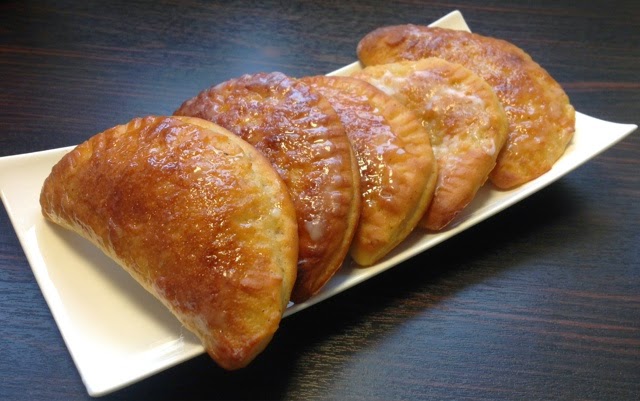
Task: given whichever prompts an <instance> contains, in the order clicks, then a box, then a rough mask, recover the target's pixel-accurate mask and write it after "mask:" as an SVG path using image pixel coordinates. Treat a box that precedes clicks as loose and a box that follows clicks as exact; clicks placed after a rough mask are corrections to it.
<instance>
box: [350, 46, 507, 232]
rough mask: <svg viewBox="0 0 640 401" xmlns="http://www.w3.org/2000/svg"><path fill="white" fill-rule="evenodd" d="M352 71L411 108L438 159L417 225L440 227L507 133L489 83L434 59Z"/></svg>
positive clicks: (469, 195)
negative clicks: (429, 197) (431, 190)
mask: <svg viewBox="0 0 640 401" xmlns="http://www.w3.org/2000/svg"><path fill="white" fill-rule="evenodd" d="M354 76H356V77H358V78H361V79H364V80H367V81H368V82H370V83H372V84H373V85H374V86H376V87H378V88H380V89H382V90H383V91H385V92H387V93H388V94H390V95H392V96H394V97H395V98H396V99H398V100H399V101H400V102H401V103H402V104H404V105H406V106H407V107H409V108H410V109H412V110H414V111H415V112H416V114H417V115H418V116H419V117H420V118H421V119H422V124H423V125H424V126H425V127H426V129H427V131H428V133H429V134H430V136H431V145H432V146H433V152H434V154H435V157H436V160H437V163H438V180H437V184H436V188H435V194H434V197H433V201H432V202H431V205H430V206H429V209H428V210H427V212H426V213H425V215H424V217H423V219H422V221H421V226H423V227H424V228H428V229H431V230H440V229H442V228H444V227H445V226H446V225H448V224H449V223H450V222H451V220H453V218H454V217H455V216H456V215H457V214H458V213H460V212H461V211H462V210H463V209H464V207H466V206H467V205H468V204H469V203H470V202H471V200H473V198H474V197H475V194H476V193H477V191H478V189H479V188H480V187H481V186H482V185H483V184H484V182H485V181H486V180H487V176H488V175H489V172H490V171H491V170H492V169H493V168H494V166H495V164H496V158H497V157H498V154H499V152H500V150H501V149H502V147H503V145H504V143H505V139H506V137H507V118H506V115H505V112H504V110H503V108H502V105H501V103H500V101H499V100H498V98H497V96H496V94H495V93H494V92H493V90H492V89H491V87H490V86H489V85H488V84H487V83H486V82H485V81H484V80H483V79H482V78H480V77H479V76H478V75H476V74H474V73H473V72H471V71H470V70H469V69H467V68H465V67H463V66H462V65H460V64H456V63H450V62H448V61H445V60H443V59H439V58H425V59H420V60H417V61H401V62H397V63H390V64H381V65H375V66H369V67H366V68H364V69H363V70H362V71H360V72H359V73H356V74H355V75H354Z"/></svg>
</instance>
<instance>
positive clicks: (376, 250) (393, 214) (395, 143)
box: [302, 76, 437, 266]
mask: <svg viewBox="0 0 640 401" xmlns="http://www.w3.org/2000/svg"><path fill="white" fill-rule="evenodd" d="M302 81H303V82H305V83H307V84H309V85H311V86H312V87H314V88H315V89H317V90H319V91H320V93H322V95H324V96H325V97H326V98H327V99H328V100H329V102H330V103H331V105H332V106H333V108H334V109H335V110H336V112H337V113H338V116H340V120H341V121H342V124H343V125H344V127H345V130H346V132H347V135H348V136H349V139H350V140H351V144H352V146H353V149H354V151H355V153H356V158H357V159H358V165H359V166H360V189H361V192H362V211H361V213H360V222H359V224H358V228H357V230H356V234H355V236H354V238H353V242H352V245H351V256H352V258H353V259H354V261H355V262H356V263H358V264H359V265H362V266H369V265H372V264H374V263H375V262H377V261H378V260H380V259H381V258H382V257H384V256H385V255H386V254H387V253H389V251H391V250H392V249H393V248H395V247H396V246H397V245H398V244H399V243H400V242H401V241H402V240H404V239H405V238H406V237H407V235H409V234H410V233H411V231H412V230H413V229H414V228H415V227H416V225H417V224H418V222H419V221H420V219H421V218H422V216H423V215H424V213H425V211H426V208H427V206H429V203H430V201H431V198H432V196H433V191H434V188H435V183H436V177H437V167H436V164H435V159H434V156H433V152H432V150H431V144H430V141H429V133H428V132H427V130H426V129H425V128H424V127H423V126H422V125H421V121H420V119H419V118H418V117H417V116H416V114H415V113H413V112H412V111H411V110H409V109H408V108H406V107H405V106H403V105H402V104H400V103H399V102H398V101H397V100H395V99H394V98H393V97H391V96H389V95H387V94H385V93H384V92H382V91H380V90H378V89H377V88H375V87H374V86H372V85H370V84H369V83H367V82H365V81H363V80H360V79H356V78H350V77H341V76H314V77H306V78H302Z"/></svg>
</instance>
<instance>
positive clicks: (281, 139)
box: [175, 72, 360, 302]
mask: <svg viewBox="0 0 640 401" xmlns="http://www.w3.org/2000/svg"><path fill="white" fill-rule="evenodd" d="M175 114H176V115H188V116H194V117H200V118H204V119H206V120H209V121H213V122H215V123H217V124H220V125H221V126H223V127H225V128H227V129H229V130H230V131H232V132H234V133H235V134H237V135H239V136H240V137H242V138H243V139H245V140H246V141H248V142H249V143H251V144H252V145H254V146H255V147H256V148H257V149H258V150H259V151H261V152H262V153H263V154H264V155H265V156H266V157H267V158H268V159H269V160H270V161H271V163H272V164H273V166H274V167H275V168H276V170H277V171H278V172H279V173H280V176H281V177H282V178H283V179H284V181H285V183H286V184H287V186H288V187H289V191H290V193H291V198H292V199H293V202H294V204H295V207H296V213H297V216H298V229H299V238H300V250H299V262H298V278H297V281H296V284H295V287H294V290H293V294H292V299H293V300H294V301H295V302H302V301H305V300H306V299H308V298H309V297H311V296H312V295H313V294H315V293H316V292H317V291H319V290H320V288H322V286H323V285H324V284H325V283H326V282H327V281H328V280H329V279H330V278H331V277H332V276H333V275H334V273H335V272H336V271H337V270H338V269H339V268H340V266H341V265H342V263H343V261H344V259H345V256H346V255H347V253H348V251H349V247H350V244H351V240H352V238H353V235H354V233H355V229H356V225H357V222H358V217H359V213H360V189H359V185H360V177H359V173H358V166H357V163H356V159H355V156H354V154H353V151H352V148H351V144H350V142H349V138H348V137H347V134H346V133H345V131H344V128H343V126H342V124H341V122H340V119H339V118H338V115H337V114H336V112H335V111H334V110H333V108H332V107H331V105H330V104H329V102H328V101H327V100H326V99H325V98H324V97H323V96H322V95H320V94H319V93H318V92H317V91H315V90H313V89H312V88H310V87H309V86H308V85H306V84H304V83H302V82H300V81H298V80H296V79H293V78H290V77H287V76H286V75H284V74H282V73H278V72H274V73H258V74H253V75H248V74H247V75H243V76H241V77H238V78H234V79H231V80H228V81H226V82H223V83H221V84H218V85H216V86H213V87H211V88H209V89H206V90H204V91H202V92H201V93H200V94H198V95H197V96H195V97H194V98H192V99H189V100H187V101H186V102H184V103H183V104H182V106H181V107H180V108H179V109H178V110H177V111H176V112H175Z"/></svg>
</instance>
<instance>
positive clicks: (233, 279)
mask: <svg viewBox="0 0 640 401" xmlns="http://www.w3.org/2000/svg"><path fill="white" fill-rule="evenodd" d="M40 204H41V206H42V212H43V214H44V216H45V217H46V218H47V219H48V220H51V221H53V222H55V223H57V224H59V225H61V226H63V227H65V228H68V229H70V230H73V231H75V232H77V233H79V234H80V235H82V236H83V237H85V238H87V239H88V240H90V241H91V242H93V243H94V244H95V245H96V246H98V247H99V248H100V249H101V250H102V251H104V252H105V253H106V254H107V255H108V256H110V257H111V258H113V259H114V260H115V261H116V262H117V263H118V264H120V265H121V266H122V267H123V268H124V269H125V270H126V271H127V272H128V273H129V274H130V275H131V276H132V277H133V278H134V279H135V280H136V281H138V282H139V283H140V284H141V285H142V286H143V287H144V288H145V289H146V290H147V291H149V292H150V293H151V294H153V295H154V296H155V297H156V298H158V299H159V300H160V301H161V302H162V303H163V304H164V305H166V306H167V307H168V308H169V310H170V311H171V312H172V313H173V314H174V315H175V316H176V317H177V318H178V319H179V320H180V322H181V323H182V324H183V325H184V326H185V327H186V328H187V329H189V330H191V331H192V332H194V333H195V334H196V335H197V336H198V337H199V338H200V340H201V341H202V343H203V345H204V347H205V349H206V351H207V352H208V353H209V355H210V356H211V357H212V358H213V359H214V360H215V361H216V362H217V363H218V364H219V365H220V366H222V367H223V368H226V369H236V368H240V367H243V366H245V365H246V364H248V363H249V362H250V361H251V360H252V359H254V358H255V356H256V355H257V354H258V353H260V352H261V351H262V350H263V349H264V348H265V346H266V345H267V344H268V343H269V341H270V340H271V338H272V336H273V335H274V333H275V331H276V329H277V328H278V325H279V323H280V320H281V318H282V314H283V312H284V310H285V308H286V307H287V304H288V302H289V296H290V293H291V289H292V287H293V283H294V281H295V274H296V261H297V249H298V246H297V244H298V239H297V225H296V216H295V210H294V207H293V202H292V201H291V198H290V196H289V192H288V190H287V188H286V186H285V184H284V182H283V181H282V180H281V179H280V177H279V175H278V174H277V173H276V171H275V170H274V169H273V167H272V166H271V164H270V163H269V162H268V161H267V160H266V159H265V158H264V157H263V156H262V155H261V154H260V153H259V152H257V151H256V150H255V149H254V148H253V147H251V146H250V145H249V144H248V143H246V142H244V141H242V140H241V139H240V138H238V137H237V136H235V135H233V134H232V133H230V132H228V131H227V130H225V129H223V128H221V127H219V126H216V125H215V124H213V123H210V122H208V121H204V120H199V119H194V118H186V117H145V118H137V119H134V120H132V121H131V122H129V123H128V124H125V125H119V126H116V127H114V128H111V129H108V130H106V131H104V132H102V133H100V134H97V135H95V136H93V137H91V138H90V139H89V140H87V141H86V142H84V143H82V144H80V145H78V146H77V147H76V148H75V149H74V150H72V151H71V152H70V153H68V154H67V155H65V156H64V157H63V158H62V159H61V160H60V161H59V162H58V163H57V164H56V165H55V166H54V167H53V169H52V171H51V174H50V175H49V176H48V177H47V179H46V180H45V182H44V185H43V188H42V192H41V196H40Z"/></svg>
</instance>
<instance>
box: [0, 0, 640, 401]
mask: <svg viewBox="0 0 640 401" xmlns="http://www.w3.org/2000/svg"><path fill="white" fill-rule="evenodd" d="M524 3H525V2H517V1H508V2H505V1H494V0H482V1H471V0H461V1H458V2H455V3H452V4H446V3H443V2H438V3H435V4H428V2H422V1H403V2H398V3H397V4H393V3H392V2H381V1H380V2H377V1H361V2H347V1H322V2H313V1H290V2H287V1H255V2H252V1H235V2H204V1H112V2H99V1H55V2H54V1H5V2H2V3H1V4H0V10H1V12H0V54H1V62H0V82H1V90H0V104H1V106H0V116H1V117H0V124H1V125H0V156H6V155H12V154H19V153H26V152H32V151H37V150H44V149H49V148H57V147H62V146H67V145H74V144H77V143H80V142H82V141H83V140H85V139H86V138H88V137H89V136H91V135H93V134H95V133H97V132H99V131H102V130H104V129H106V128H108V127H111V126H113V125H116V124H119V123H123V122H126V121H128V120H130V119H131V118H133V117H136V116H142V115H147V114H168V113H171V112H172V111H173V110H174V109H175V108H176V107H177V106H178V105H179V104H180V103H181V102H182V101H183V100H185V99H187V98H189V97H191V96H192V95H194V94H195V93H197V92H198V91H199V90H201V89H203V88H205V87H208V86H209V85H211V84H213V83H217V82H220V81H223V80H225V79H228V78H231V77H235V76H238V75H240V74H242V73H251V72H258V71H275V70H278V71H282V72H284V73H287V74H290V75H293V76H304V75H312V74H322V73H326V72H329V71H332V70H334V69H336V68H338V67H341V66H343V65H346V64H348V63H350V62H352V61H353V60H355V46H356V44H357V42H358V39H359V38H360V37H361V36H362V35H364V34H365V33H367V32H368V31H370V30H372V29H374V28H376V27H378V26H381V25H386V24H396V23H405V22H412V23H429V22H431V21H433V20H435V19H437V18H439V17H441V16H443V15H445V14H446V13H448V12H449V11H452V10H453V9H454V8H457V9H460V10H461V11H462V12H463V14H464V16H465V18H466V20H467V22H468V23H469V25H470V26H471V28H472V29H473V30H475V31H477V32H479V33H484V34H487V35H491V36H496V37H501V38H505V39H509V40H511V41H513V42H514V43H516V44H517V45H519V46H521V47H522V48H524V49H525V50H526V51H528V52H529V53H530V54H531V55H532V56H533V58H534V59H536V60H537V61H538V62H539V63H540V64H542V65H543V66H544V67H545V68H546V69H547V70H548V71H549V72H550V73H551V74H552V75H553V76H554V77H555V78H556V79H557V80H558V81H559V82H560V83H561V84H562V85H563V86H564V88H565V89H566V91H567V92H568V94H569V96H570V98H571V100H572V103H573V104H574V106H575V107H576V109H577V110H579V111H581V112H583V113H586V114H589V115H592V116H595V117H598V118H602V119H606V120H611V121H616V122H624V123H635V124H637V123H638V122H640V80H639V78H638V76H639V73H640V5H639V4H640V3H639V2H637V1H635V0H627V1H585V2H575V1H574V0H564V1H547V0H544V1H539V2H535V4H534V3H531V4H530V5H525V4H524ZM527 3H529V2H527ZM601 134H602V135H607V133H606V132H602V133H601ZM639 161H640V135H639V134H638V133H634V134H632V135H630V136H629V137H627V138H626V139H624V140H623V141H622V142H620V143H619V144H617V145H616V146H615V147H613V148H611V149H610V150H608V151H606V152H605V153H603V154H601V155H600V156H598V157H596V158H595V159H593V160H591V161H590V162H588V163H587V164H585V165H584V166H581V167H580V168H578V169H577V170H575V171H574V172H572V173H570V174H568V175H567V176H565V177H563V178H562V179H560V180H559V181H558V182H556V183H554V184H552V185H551V186H549V187H547V188H546V189H543V190H542V191H540V192H538V193H536V194H534V195H533V196H531V197H529V198H527V199H525V200H524V201H522V202H520V203H518V204H516V205H515V206H513V207H511V208H509V209H508V210H506V211H504V212H502V213H500V214H499V215H497V216H494V217H492V218H490V219H489V220H487V221H485V222H483V223H481V224H479V225H477V226H475V227H474V228H472V229H470V230H468V231H466V232H464V233H462V234H461V235H459V236H457V237H455V238H453V239H450V240H448V241H446V242H445V243H442V244H441V245H439V246H437V247H436V248H434V249H431V250H429V251H428V252H426V253H424V254H422V255H420V256H418V257H416V258H414V259H412V260H410V261H408V262H406V263H404V264H402V265H400V266H398V267H396V268H394V269H392V270H390V271H388V272H386V273H384V274H382V275H380V276H377V277H376V278H374V279H372V280H370V281H368V282H366V283H364V284H362V285H359V286H357V287H355V288H353V289H351V290H349V291H347V292H345V293H342V294H341V295H338V296H336V297H334V298H332V299H330V300H328V301H326V302H323V303H321V304H318V305H316V306H314V307H312V308H311V309H308V310H306V311H304V312H302V313H299V314H296V315H294V316H292V317H290V318H287V319H285V320H284V321H283V322H282V325H281V329H280V331H279V332H278V333H277V335H276V337H275V338H274V340H273V342H272V343H271V344H270V345H269V347H268V349H267V350H266V351H265V352H264V354H262V355H261V356H260V357H259V358H258V359H257V360H256V361H255V362H254V363H253V364H251V365H250V366H249V367H248V368H246V369H244V370H240V371H237V372H231V373H230V372H225V371H223V370H221V369H220V368H218V367H216V366H215V364H214V363H212V361H211V360H210V359H209V358H208V357H206V356H201V357H197V358H195V359H193V360H190V361H188V362H186V363H184V364H181V365H179V366H177V367H174V368H171V369H169V370H167V371H164V372H162V373H160V374H158V375H156V376H153V377H151V378H148V379H146V380H144V381H142V382H140V383H137V384H135V385H132V386H130V387H127V388H125V389H122V390H120V391H117V392H115V393H112V394H110V395H108V396H106V397H104V398H105V399H136V400H140V399H301V400H306V399H331V400H333V399H336V400H338V399H341V400H343V399H362V400H371V399H385V400H386V399H434V400H445V399H455V400H463V399H486V400H496V399H509V400H517V399H553V400H561V399H567V400H569V399H572V400H638V399H640V251H639V249H640V224H639V222H640V185H639V183H640V180H639V178H638V177H639V171H640V162H639ZM0 209H1V210H2V211H0V338H1V340H0V399H2V400H5V399H6V400H19V399H25V400H39V399H42V400H57V399H60V400H70V399H86V398H90V397H89V396H88V395H87V393H86V391H85V388H84V386H83V384H82V382H81V379H80V376H79V375H78V372H77V370H76V368H75V366H74V364H73V362H72V360H71V358H70V356H69V353H68V351H67V348H66V346H65V344H64V343H63V341H62V338H61V336H60V333H59V331H58V328H57V326H56V324H55V322H54V321H53V319H52V317H51V314H50V311H49V309H48V307H47V305H46V303H45V301H44V298H43V297H42V294H41V292H40V289H39V287H38V285H37V284H36V282H35V279H34V276H33V273H32V272H31V269H30V267H29V265H28V263H27V260H26V258H25V256H24V253H23V250H22V248H21V247H20V245H19V243H18V240H17V238H16V236H15V233H14V231H13V228H12V226H11V224H10V222H9V218H8V216H7V213H6V211H5V210H4V209H3V208H0Z"/></svg>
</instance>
